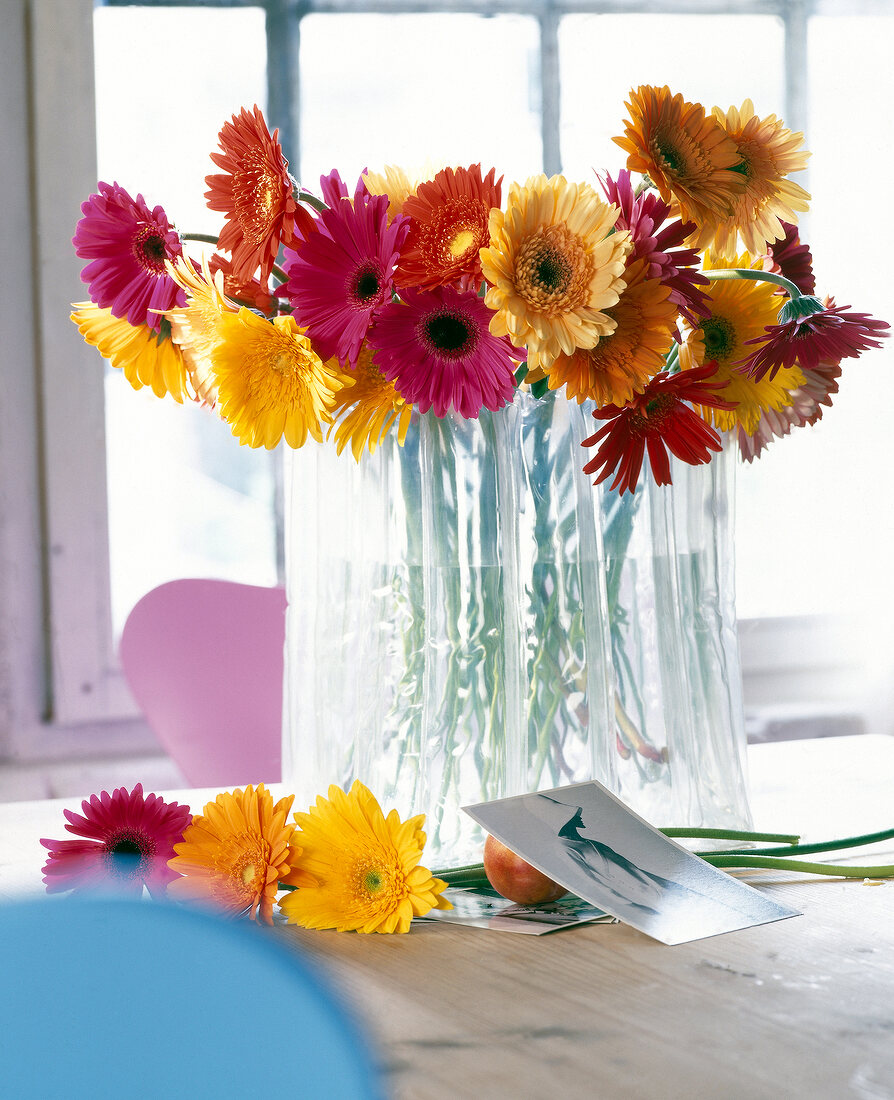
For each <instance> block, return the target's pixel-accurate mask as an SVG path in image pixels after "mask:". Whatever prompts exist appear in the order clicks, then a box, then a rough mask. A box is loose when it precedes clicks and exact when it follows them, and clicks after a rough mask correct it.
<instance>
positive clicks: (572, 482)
mask: <svg viewBox="0 0 894 1100" xmlns="http://www.w3.org/2000/svg"><path fill="white" fill-rule="evenodd" d="M591 427H592V420H591V419H590V418H589V417H588V416H587V415H586V413H584V412H583V411H582V410H581V409H580V408H579V407H578V406H577V405H576V404H575V403H573V402H569V401H567V400H566V399H565V398H563V397H559V398H557V397H556V396H555V395H553V394H549V395H547V396H546V397H544V398H542V399H540V400H536V399H534V398H532V397H531V396H530V395H529V394H527V393H524V392H521V393H519V394H517V396H516V400H515V402H514V404H513V405H512V406H510V407H508V408H505V409H502V410H500V412H498V413H494V414H491V413H488V412H482V414H481V416H480V417H479V419H478V420H463V419H461V418H459V417H457V418H452V417H447V418H444V419H438V418H437V417H435V416H433V415H431V414H427V415H424V416H416V417H415V418H414V421H413V423H412V424H411V427H410V430H409V432H408V435H407V439H406V443H405V445H404V446H403V447H398V446H397V444H396V441H395V440H394V439H393V438H391V437H389V438H386V439H385V440H383V443H382V445H381V447H380V448H379V449H377V451H376V452H375V454H373V455H364V456H363V458H362V459H361V461H360V463H359V464H358V463H355V462H354V460H353V458H351V457H350V456H349V455H348V454H347V453H343V454H342V455H341V456H337V455H336V454H335V449H334V447H332V446H320V447H312V448H308V447H305V448H304V449H303V450H301V451H299V452H297V453H296V454H295V455H294V457H293V458H292V460H291V469H290V471H289V474H290V476H289V483H290V486H289V508H288V527H287V530H288V539H287V591H288V600H289V610H288V616H287V624H286V676H285V705H284V717H285V721H284V751H283V779H284V781H285V782H286V784H287V785H288V786H289V789H290V790H294V791H295V792H296V795H297V803H303V804H305V805H307V804H310V803H311V802H312V801H313V799H314V798H315V797H316V795H317V794H320V793H324V792H325V791H326V789H327V787H328V785H329V784H330V783H337V784H339V785H341V786H345V785H347V784H349V783H350V782H351V781H352V780H353V779H355V778H356V779H361V780H362V781H363V782H364V783H366V785H367V786H368V787H370V789H371V790H372V791H373V793H374V794H375V795H376V796H377V798H378V799H379V800H380V802H381V803H382V805H383V806H385V807H386V808H388V807H391V806H394V807H396V808H397V809H398V810H399V812H400V813H401V816H402V817H406V816H409V815H410V814H414V813H425V814H426V815H427V826H426V829H427V832H428V837H429V842H428V847H427V850H426V855H427V859H428V861H429V863H430V864H437V865H438V866H450V865H459V864H462V863H465V862H471V861H474V860H476V859H479V858H480V855H481V847H482V844H483V837H482V836H481V834H480V831H479V830H478V827H477V826H476V825H475V824H474V823H473V822H472V821H471V819H470V818H468V816H467V815H465V814H463V813H462V811H461V807H462V806H463V805H466V804H468V803H470V802H476V801H482V800H485V799H493V798H500V797H503V796H506V795H511V794H520V793H523V792H525V791H529V790H536V789H543V788H547V787H551V786H558V785H561V784H563V783H569V782H575V781H580V780H584V779H590V778H597V779H600V780H601V781H603V782H605V783H606V784H607V785H609V786H610V787H612V788H613V789H614V790H616V791H618V792H619V793H620V794H621V796H622V797H624V798H625V799H626V800H627V801H628V802H630V804H631V805H633V807H634V808H635V809H637V810H638V811H639V812H641V813H642V814H643V816H646V817H647V818H649V820H652V821H654V822H655V823H656V824H659V825H662V824H673V823H681V822H686V823H694V824H701V823H706V822H710V823H712V824H725V823H732V822H733V821H734V820H735V821H736V823H739V824H744V823H746V822H747V802H746V801H745V800H744V799H745V792H744V784H743V783H742V782H741V774H742V773H741V756H742V753H743V752H744V734H743V732H742V726H741V717H740V718H739V722H738V725H737V724H736V722H735V720H727V721H726V722H725V723H720V722H718V721H717V720H716V714H717V713H718V712H720V711H723V708H724V705H726V704H725V699H726V700H727V702H731V703H732V704H738V701H739V697H738V695H737V694H735V692H733V693H732V695H731V694H730V692H729V691H726V689H725V688H724V687H723V685H721V684H714V678H715V677H718V678H720V679H722V680H723V681H724V682H729V681H730V680H733V679H734V680H735V682H736V684H738V664H737V662H736V661H735V652H734V650H735V619H734V614H732V613H733V609H732V604H731V602H730V600H729V599H727V598H726V596H725V595H723V593H725V592H726V591H728V589H727V588H726V587H725V586H726V584H727V582H731V575H729V569H730V568H731V564H730V565H729V566H727V565H724V564H722V562H721V558H722V557H723V553H722V552H720V551H718V550H717V547H716V545H715V549H714V551H713V552H712V551H710V550H708V549H706V550H704V552H703V551H702V549H701V546H702V542H703V541H704V540H705V539H707V538H708V536H710V535H712V534H714V533H716V527H717V524H716V520H717V519H718V518H723V516H728V515H729V504H730V503H731V501H730V499H729V493H730V492H731V483H730V481H729V477H726V480H724V477H725V476H726V475H723V474H720V473H719V471H718V472H717V476H719V477H720V482H721V483H722V485H721V484H720V483H718V485H715V484H714V481H715V475H714V474H712V475H711V480H710V486H709V487H707V489H706V486H705V483H704V482H703V481H700V482H697V481H696V480H693V481H692V482H691V484H690V485H689V490H688V492H689V494H690V496H687V497H686V498H685V500H681V501H680V502H679V503H677V504H676V506H674V504H673V503H672V502H671V501H670V500H669V499H668V495H667V494H668V491H667V490H654V489H653V490H648V489H645V490H642V491H641V492H638V494H637V497H636V498H635V499H634V500H633V501H631V500H630V499H629V495H628V499H627V500H623V501H617V502H615V503H613V501H612V499H611V496H610V495H609V494H601V493H600V492H599V491H598V490H594V488H593V486H592V484H591V483H590V481H589V479H588V478H587V477H586V476H585V475H584V474H583V473H582V472H581V466H582V464H583V462H582V459H583V452H582V451H581V448H580V443H581V440H582V439H583V438H584V437H585V435H587V434H588V433H589V432H590V431H591ZM723 468H724V470H726V469H727V466H724V467H723ZM688 469H689V468H688V467H687V468H686V470H687V471H688ZM696 472H697V471H696ZM679 478H680V480H679V485H675V486H674V490H673V493H674V499H676V497H677V495H678V494H679V492H680V491H682V490H683V488H684V486H685V485H687V484H688V483H687V482H686V478H685V473H684V474H683V475H679ZM675 480H676V477H675ZM721 487H725V488H724V491H725V494H726V495H724V496H723V500H722V501H721V502H720V503H719V504H717V505H715V504H709V505H708V506H707V511H706V505H705V502H704V500H702V499H701V496H700V494H702V493H704V492H705V491H717V489H718V488H721ZM662 493H664V494H665V496H664V497H662V496H661V494H662ZM690 498H691V499H690ZM690 509H692V510H693V515H692V517H690V516H689V511H690ZM662 515H664V516H665V519H664V520H662V519H661V516H662ZM699 515H701V520H699V519H698V516H699ZM668 517H669V518H668ZM712 523H713V524H714V527H712ZM728 533H729V532H728V531H727V529H726V528H725V527H724V528H723V534H724V536H725V535H726V534H728ZM695 547H698V548H699V549H698V551H697V552H696V550H695ZM606 548H608V550H609V553H608V554H607V553H606ZM730 549H731V547H730ZM712 553H713V554H714V557H713V558H712V556H711V555H712ZM644 554H645V555H647V559H648V560H646V558H644V557H643V555H644ZM637 555H639V557H638V556H637ZM678 555H682V556H683V557H684V558H685V562H686V564H685V566H684V565H682V564H679V563H678V562H677V556H678ZM711 561H713V565H711V568H712V569H713V570H714V573H713V574H711V575H712V576H713V578H714V580H713V582H710V581H709V573H710V569H709V563H710V562H711ZM723 570H726V573H725V574H724V575H722V576H721V575H720V572H721V571H723ZM712 583H713V590H716V591H717V592H718V593H721V595H722V598H721V600H720V603H719V604H718V602H717V601H716V600H715V601H714V603H712V604H711V605H710V606H709V604H708V602H707V596H708V594H709V590H710V589H711V584H712ZM650 591H651V592H652V593H653V595H652V597H651V603H650V596H649V592H650ZM682 600H686V601H689V602H687V603H686V604H685V606H680V605H679V601H682ZM672 612H674V613H675V615H676V617H675V618H673V619H672V618H671V613H672ZM731 614H732V618H730V615H731ZM690 622H692V623H696V622H697V623H698V624H701V625H699V626H698V627H697V629H696V630H695V631H694V632H692V631H690V630H689V627H688V624H689V623H690ZM680 623H683V624H687V625H686V627H685V629H683V628H681V626H680V625H679V624H680ZM675 624H676V625H675ZM715 635H718V636H722V641H720V642H717V643H716V644H715V642H713V641H712V640H711V639H712V638H714V636H715ZM717 646H719V649H718V648H717ZM730 647H731V648H730ZM702 661H705V662H707V663H705V664H704V668H703V667H702V664H701V663H700V662H702ZM674 662H675V663H674ZM684 673H685V675H684ZM683 684H689V685H690V686H689V687H688V688H686V689H684V688H683V686H682V685H683ZM696 685H701V686H699V687H698V690H696ZM711 685H713V686H711ZM736 691H738V688H736ZM671 692H672V693H673V694H670V693H671ZM687 692H688V693H689V694H688V704H687V708H688V709H687V708H681V702H680V700H681V697H682V696H683V695H686V693H687ZM733 696H734V698H733ZM703 701H704V706H705V707H708V708H713V709H710V710H709V711H706V712H705V713H704V714H702V713H701V711H700V708H701V707H702V705H703ZM697 712H698V716H697V721H696V719H695V717H694V715H696V713H697ZM724 738H729V740H730V744H729V745H726V743H725V741H724ZM739 742H741V744H740V743H739ZM733 765H735V770H736V775H737V778H735V779H730V777H729V775H728V772H729V771H730V770H732V769H733ZM692 815H695V816H694V817H693V816H692Z"/></svg>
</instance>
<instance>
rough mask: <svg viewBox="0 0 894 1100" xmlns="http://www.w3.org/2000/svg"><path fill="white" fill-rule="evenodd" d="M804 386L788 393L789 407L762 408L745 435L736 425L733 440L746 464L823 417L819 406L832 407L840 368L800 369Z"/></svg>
mask: <svg viewBox="0 0 894 1100" xmlns="http://www.w3.org/2000/svg"><path fill="white" fill-rule="evenodd" d="M802 373H803V375H804V384H803V385H802V386H799V387H798V388H797V389H796V390H792V391H791V393H790V394H789V398H790V401H791V404H788V405H783V406H782V408H781V409H763V410H762V411H761V416H760V419H759V420H758V422H757V427H756V428H755V430H754V431H753V432H750V433H749V432H746V431H745V429H744V428H743V427H742V425H741V424H739V425H738V428H737V432H736V438H737V441H738V444H739V452H740V454H741V455H742V458H744V459H745V461H746V462H753V461H754V459H756V458H759V457H760V455H761V452H762V451H764V450H766V448H767V447H768V446H769V445H770V444H771V443H772V442H773V440H774V439H782V438H783V436H786V435H788V434H789V433H790V432H791V430H792V428H802V427H804V426H805V425H806V424H815V423H816V422H817V420H821V419H822V416H823V405H826V406H827V407H829V408H831V407H832V396H833V395H834V394H836V393H838V379H839V378H840V377H841V367H840V366H839V364H838V363H820V364H819V365H818V366H817V367H816V368H815V369H813V370H810V369H809V368H806V369H804V370H803V372H802Z"/></svg>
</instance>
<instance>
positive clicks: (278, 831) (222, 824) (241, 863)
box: [168, 783, 317, 924]
mask: <svg viewBox="0 0 894 1100" xmlns="http://www.w3.org/2000/svg"><path fill="white" fill-rule="evenodd" d="M293 801H294V795H289V796H288V797H287V798H281V799H280V800H279V802H277V803H276V805H274V804H273V795H272V794H271V793H270V792H269V791H268V790H267V788H266V787H265V786H264V784H263V783H259V784H258V786H257V788H255V787H253V786H251V785H249V786H248V787H246V788H245V789H244V790H241V789H240V790H235V791H232V792H229V791H224V792H223V793H222V794H219V795H218V796H217V798H216V799H215V800H214V801H213V802H209V803H208V804H207V805H206V806H205V810H204V813H202V814H196V816H195V817H193V819H192V824H191V825H187V827H186V829H185V830H184V833H183V840H182V841H181V842H180V843H179V844H175V845H174V851H175V852H176V853H177V855H176V856H174V858H173V859H169V860H168V866H169V867H170V868H171V869H172V870H174V871H177V872H178V873H179V874H180V875H182V877H181V878H179V879H175V880H174V881H173V882H172V883H171V884H170V885H169V887H168V895H169V896H170V897H173V898H174V899H180V900H182V901H195V902H200V903H201V902H205V903H210V904H211V905H213V906H214V907H215V908H217V909H222V910H223V911H224V913H225V914H227V915H228V916H234V917H235V916H242V915H243V914H245V915H248V916H249V917H251V919H252V920H260V921H263V922H264V923H265V924H272V923H273V902H274V900H275V898H276V895H277V892H278V890H279V882H280V880H281V879H285V878H287V877H288V879H289V881H290V882H291V883H293V884H295V885H302V886H315V885H316V881H317V880H316V879H315V878H314V877H313V875H309V874H307V872H305V871H302V870H301V869H300V868H299V867H298V865H297V864H298V860H299V858H300V856H301V848H300V847H299V846H298V845H297V844H295V843H294V841H295V826H294V825H290V824H288V823H287V821H286V818H287V817H288V816H289V810H291V808H292V802H293Z"/></svg>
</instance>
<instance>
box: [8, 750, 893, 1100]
mask: <svg viewBox="0 0 894 1100" xmlns="http://www.w3.org/2000/svg"><path fill="white" fill-rule="evenodd" d="M749 768H750V773H751V801H752V807H753V811H754V818H755V827H757V828H762V829H767V830H772V831H783V832H789V831H791V832H800V833H801V834H802V836H803V838H804V839H805V840H820V839H826V838H829V837H833V836H834V837H839V836H848V835H853V834H857V833H864V832H870V831H875V830H879V829H883V828H889V827H891V826H892V825H894V811H892V803H891V780H892V778H894V738H887V737H881V736H866V737H838V738H826V739H822V740H816V741H796V742H783V743H778V744H766V745H754V746H752V747H751V748H750V749H749ZM171 793H172V795H173V794H174V792H171ZM192 794H193V796H195V794H196V792H192ZM179 797H180V798H181V800H185V801H190V803H191V804H192V805H193V808H194V809H196V808H198V807H199V805H200V799H201V796H200V797H193V798H192V799H191V800H190V797H189V795H188V794H185V793H184V792H180V793H179ZM64 807H67V808H77V801H76V800H72V799H59V800H53V801H46V802H18V803H6V804H2V805H0V899H4V898H17V897H21V896H23V895H25V894H29V893H30V894H33V893H36V892H39V891H41V890H42V885H41V879H40V868H41V866H42V864H43V859H44V855H45V852H44V849H43V848H41V846H40V844H39V843H38V841H39V838H40V837H41V836H56V835H62V833H61V823H62V821H63V819H62V813H61V811H62V809H63V808H64ZM816 858H823V857H822V856H818V857H816ZM850 862H857V863H867V862H869V863H871V862H876V863H892V862H894V841H890V842H886V843H884V844H881V845H875V846H873V847H872V848H869V849H860V850H859V854H856V853H855V854H854V855H852V856H850ZM747 881H749V882H752V883H753V884H754V885H756V886H758V887H759V888H760V889H761V890H764V891H766V892H767V893H768V894H769V895H771V896H772V897H774V898H776V899H778V900H779V901H782V902H785V903H788V904H791V905H793V906H795V907H796V908H798V909H800V910H802V912H803V914H804V915H803V916H801V917H795V918H793V919H791V920H784V921H779V922H777V923H775V924H769V925H762V926H760V927H757V928H750V929H745V930H743V931H738V932H731V933H728V934H726V935H722V936H715V937H713V938H710V939H704V940H697V941H695V942H693V943H688V944H681V945H679V946H676V947H666V946H664V945H662V944H660V943H657V942H655V941H653V940H651V939H649V938H648V937H646V936H644V935H642V934H640V933H639V932H636V931H635V930H634V929H632V928H629V927H627V926H625V925H623V924H614V925H605V924H601V925H584V926H579V927H576V928H571V929H568V930H565V931H561V932H555V933H551V934H549V935H546V936H539V937H535V936H522V935H513V934H509V933H501V932H490V931H485V930H482V929H475V928H464V927H460V926H457V925H449V924H435V923H419V924H417V925H414V927H413V929H412V930H411V932H410V933H409V934H408V935H405V936H360V935H354V934H339V933H335V932H314V931H308V930H305V929H297V928H291V927H290V928H285V927H282V928H278V929H277V931H276V935H277V936H279V937H281V938H282V939H283V941H284V942H285V943H287V944H288V945H289V946H293V947H295V948H296V949H298V950H301V951H303V952H304V953H305V954H306V955H309V956H311V958H312V959H313V960H314V961H316V962H317V963H318V964H320V965H322V966H323V967H324V968H325V970H326V971H327V972H328V974H329V976H330V979H331V981H332V982H333V983H334V985H335V986H336V988H337V989H338V990H339V991H340V992H341V994H342V995H343V997H344V998H345V999H346V1000H347V1001H348V1002H349V1003H350V1004H351V1005H352V1006H353V1007H354V1009H355V1011H356V1012H357V1014H358V1015H359V1016H360V1017H361V1019H362V1020H365V1021H366V1023H367V1026H368V1027H369V1029H370V1031H371V1033H372V1035H373V1037H374V1039H375V1040H376V1041H377V1043H378V1046H379V1050H380V1051H381V1053H382V1057H383V1060H384V1063H385V1066H386V1070H387V1073H388V1078H389V1081H390V1083H391V1089H392V1094H393V1095H394V1096H395V1097H398V1098H401V1100H402V1098H408V1100H409V1098H411V1097H412V1098H413V1100H417V1098H418V1100H427V1098H429V1097H431V1098H432V1100H442V1098H444V1097H466V1096H468V1097H476V1098H477V1097H483V1098H488V1100H490V1098H503V1097H507V1098H508V1097H513V1098H515V1097H520V1098H527V1097H534V1096H562V1097H587V1098H591V1097H607V1098H612V1100H614V1098H616V1097H617V1098H624V1097H643V1098H646V1097H648V1098H653V1097H660V1098H662V1100H665V1098H667V1100H670V1098H675V1097H680V1098H683V1097H686V1098H692V1097H699V1098H703V1097H708V1098H714V1097H722V1098H735V1100H739V1098H758V1097H767V1098H770V1097H772V1098H774V1100H776V1098H778V1097H810V1098H811V1100H813V1098H817V1097H830V1098H832V1097H835V1098H836V1100H837V1098H839V1097H850V1096H853V1097H860V1098H865V1100H888V1098H894V920H892V916H894V884H892V883H889V882H884V883H879V882H871V881H867V882H864V881H862V880H842V879H834V878H821V877H813V876H805V875H791V874H788V875H786V874H782V873H780V872H761V871H755V872H753V873H749V874H748V875H747Z"/></svg>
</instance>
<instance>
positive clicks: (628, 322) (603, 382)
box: [548, 260, 677, 405]
mask: <svg viewBox="0 0 894 1100" xmlns="http://www.w3.org/2000/svg"><path fill="white" fill-rule="evenodd" d="M647 267H648V261H647V260H637V261H636V262H635V263H633V264H631V265H630V267H629V268H628V269H627V271H626V272H625V273H624V278H625V280H626V281H627V289H626V290H625V291H624V293H623V294H622V295H621V298H620V300H619V301H618V304H617V305H615V306H611V307H609V308H608V309H606V310H605V312H606V313H607V314H608V316H609V317H611V318H612V319H613V320H614V322H615V331H614V332H612V333H610V334H609V335H607V336H601V337H600V338H599V343H598V344H597V345H596V347H595V348H579V349H578V350H577V351H575V352H573V353H572V354H571V355H560V356H559V357H558V359H556V360H555V362H554V363H553V364H552V366H551V367H550V368H549V375H548V378H549V388H550V389H551V390H557V389H559V387H560V386H565V391H566V393H567V395H568V396H569V397H574V398H576V399H577V401H578V404H583V402H584V401H586V400H591V401H595V402H596V404H597V405H608V404H614V405H623V404H625V403H626V402H628V401H630V400H631V398H632V397H633V395H634V394H635V393H640V392H641V391H642V390H643V388H644V387H645V385H646V383H647V382H648V381H649V379H650V378H652V377H653V375H655V374H657V373H658V371H660V370H663V369H664V365H665V358H664V357H665V355H666V353H667V350H668V348H669V347H670V346H671V343H672V341H673V334H674V326H675V323H676V319H677V307H676V305H675V304H674V302H672V301H671V300H670V293H671V288H670V287H669V286H667V285H666V284H663V283H662V282H661V280H660V279H647V278H645V274H646V270H647Z"/></svg>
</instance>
